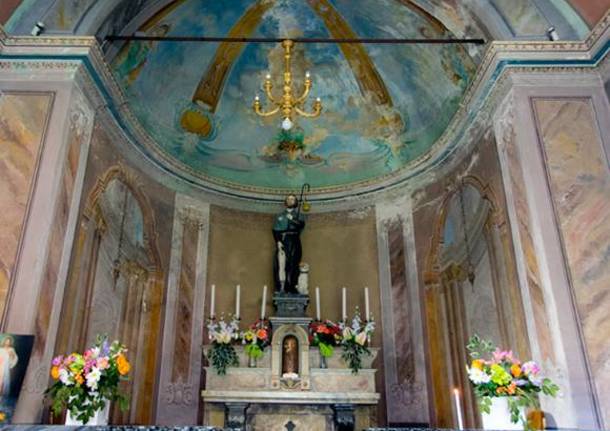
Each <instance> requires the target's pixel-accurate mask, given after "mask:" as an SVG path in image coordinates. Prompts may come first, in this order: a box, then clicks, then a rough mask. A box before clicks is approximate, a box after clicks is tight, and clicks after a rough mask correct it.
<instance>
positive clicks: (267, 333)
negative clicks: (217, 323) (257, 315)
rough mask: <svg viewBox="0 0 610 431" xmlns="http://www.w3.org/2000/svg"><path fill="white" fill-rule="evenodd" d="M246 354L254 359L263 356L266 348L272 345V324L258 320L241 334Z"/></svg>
mask: <svg viewBox="0 0 610 431" xmlns="http://www.w3.org/2000/svg"><path fill="white" fill-rule="evenodd" d="M241 339H242V343H243V344H245V346H246V347H245V348H244V350H245V352H246V354H247V355H248V356H249V357H250V358H252V359H259V358H261V357H262V356H263V353H264V351H265V347H267V346H268V345H269V344H271V324H270V323H269V320H268V319H258V320H257V321H256V322H254V323H253V324H252V325H250V327H249V328H248V329H246V330H245V331H243V332H242V333H241Z"/></svg>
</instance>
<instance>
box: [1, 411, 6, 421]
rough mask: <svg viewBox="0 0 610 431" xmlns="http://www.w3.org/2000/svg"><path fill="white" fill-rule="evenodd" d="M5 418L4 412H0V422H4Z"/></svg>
mask: <svg viewBox="0 0 610 431" xmlns="http://www.w3.org/2000/svg"><path fill="white" fill-rule="evenodd" d="M5 420H6V413H4V412H0V422H4V421H5Z"/></svg>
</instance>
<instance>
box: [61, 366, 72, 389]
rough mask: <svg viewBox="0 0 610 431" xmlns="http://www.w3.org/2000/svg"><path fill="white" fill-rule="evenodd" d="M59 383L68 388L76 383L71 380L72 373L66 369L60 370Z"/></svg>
mask: <svg viewBox="0 0 610 431" xmlns="http://www.w3.org/2000/svg"><path fill="white" fill-rule="evenodd" d="M59 381H60V382H62V383H63V384H64V385H66V386H70V385H73V384H74V382H73V381H72V379H71V378H70V372H69V371H68V370H66V369H65V368H61V369H60V370H59Z"/></svg>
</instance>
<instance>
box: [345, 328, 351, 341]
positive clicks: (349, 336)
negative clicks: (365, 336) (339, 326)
mask: <svg viewBox="0 0 610 431" xmlns="http://www.w3.org/2000/svg"><path fill="white" fill-rule="evenodd" d="M351 336H352V329H351V328H350V327H349V326H346V327H345V328H343V339H345V340H347V339H349V338H351Z"/></svg>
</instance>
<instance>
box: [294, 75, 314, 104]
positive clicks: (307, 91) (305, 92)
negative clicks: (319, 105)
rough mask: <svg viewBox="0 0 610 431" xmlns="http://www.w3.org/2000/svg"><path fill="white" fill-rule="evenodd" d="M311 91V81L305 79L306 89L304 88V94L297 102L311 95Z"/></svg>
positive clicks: (301, 101)
mask: <svg viewBox="0 0 610 431" xmlns="http://www.w3.org/2000/svg"><path fill="white" fill-rule="evenodd" d="M310 91H311V81H310V80H307V81H305V89H304V90H303V95H302V96H301V97H299V98H297V99H296V103H303V102H304V101H305V99H307V96H309V92H310Z"/></svg>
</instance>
